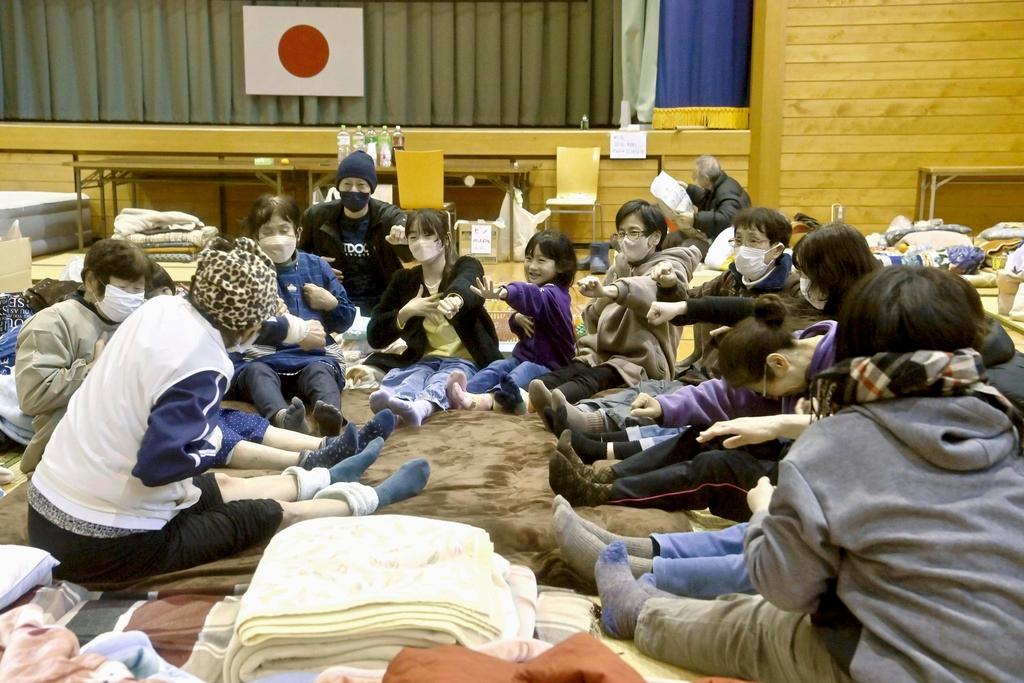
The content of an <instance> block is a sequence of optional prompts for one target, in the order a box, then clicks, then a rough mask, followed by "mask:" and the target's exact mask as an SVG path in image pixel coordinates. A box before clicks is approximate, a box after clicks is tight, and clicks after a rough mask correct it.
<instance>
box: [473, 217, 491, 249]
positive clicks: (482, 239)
mask: <svg viewBox="0 0 1024 683" xmlns="http://www.w3.org/2000/svg"><path fill="white" fill-rule="evenodd" d="M469 251H470V253H471V254H490V253H491V224H490V223H474V224H473V232H472V236H471V238H470V247H469Z"/></svg>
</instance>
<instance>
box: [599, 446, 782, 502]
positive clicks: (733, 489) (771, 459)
mask: <svg viewBox="0 0 1024 683" xmlns="http://www.w3.org/2000/svg"><path fill="white" fill-rule="evenodd" d="M698 434H700V430H699V429H695V428H693V427H691V428H690V429H687V430H686V431H684V432H683V433H682V434H680V435H679V436H677V437H673V438H671V439H667V440H665V441H662V442H661V443H657V444H655V445H654V446H651V447H650V448H648V449H647V450H645V451H642V452H640V453H637V454H636V455H634V456H631V457H629V458H626V459H625V460H623V461H622V462H620V463H617V464H615V465H613V466H612V469H613V470H614V471H615V474H616V477H617V478H616V479H615V482H614V483H613V484H612V494H611V500H610V501H609V502H610V503H611V504H612V505H626V506H629V507H645V508H658V509H661V510H702V509H704V508H710V510H711V512H712V513H713V514H716V515H718V516H719V517H725V518H726V519H733V520H736V521H737V522H745V521H746V520H748V519H750V508H749V507H748V506H747V491H749V490H750V489H752V488H754V486H756V485H757V480H758V479H760V478H761V477H768V479H769V480H771V482H772V483H773V484H774V483H776V481H777V480H778V474H779V461H780V460H782V458H783V456H785V454H786V451H788V450H789V442H786V443H782V442H779V441H769V442H767V443H762V444H754V445H751V446H745V447H744V448H742V449H737V448H723V447H722V446H721V445H720V444H719V445H715V444H702V443H698V442H697V435H698Z"/></svg>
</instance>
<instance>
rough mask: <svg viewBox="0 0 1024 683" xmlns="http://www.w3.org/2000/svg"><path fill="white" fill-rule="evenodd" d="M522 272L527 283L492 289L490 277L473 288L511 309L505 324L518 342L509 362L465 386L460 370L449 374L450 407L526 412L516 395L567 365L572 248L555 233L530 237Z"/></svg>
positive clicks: (572, 339)
mask: <svg viewBox="0 0 1024 683" xmlns="http://www.w3.org/2000/svg"><path fill="white" fill-rule="evenodd" d="M523 271H524V274H525V275H526V282H509V283H508V284H504V285H500V286H497V287H495V285H494V282H493V281H492V280H491V279H490V278H482V279H480V280H478V281H477V283H476V285H474V286H473V288H472V289H473V291H474V292H475V293H477V294H479V295H480V296H482V297H483V298H485V299H500V300H501V301H505V302H507V303H508V305H509V306H511V307H512V308H513V309H515V311H516V312H515V313H514V314H513V315H512V318H511V319H510V322H509V325H510V327H511V328H512V330H513V331H515V333H516V334H517V335H518V336H519V338H520V340H519V343H518V344H516V347H515V349H514V350H513V351H512V358H507V359H502V360H499V361H495V362H493V363H491V364H490V365H488V366H487V367H486V368H484V369H482V370H481V371H480V372H478V373H476V375H474V376H473V378H472V379H470V380H468V382H467V379H466V375H465V374H464V373H463V372H462V371H460V370H456V371H455V372H453V373H452V374H451V377H449V378H448V400H449V401H450V402H451V406H452V407H453V408H462V409H466V410H490V409H492V408H503V409H505V410H510V411H512V412H518V413H525V412H526V401H525V399H524V392H522V391H521V390H523V389H525V388H526V387H528V386H529V384H530V381H531V380H533V379H536V378H537V377H540V376H542V375H546V374H547V373H549V372H551V371H553V370H558V369H559V368H562V367H565V366H566V365H568V364H569V362H570V361H572V356H573V353H574V352H575V348H576V335H575V332H574V330H573V324H572V304H571V301H570V299H569V286H570V285H571V284H572V282H573V280H574V279H575V277H576V253H575V252H574V251H573V248H572V243H571V242H569V239H568V238H567V237H566V236H565V235H563V234H562V233H560V232H557V231H555V230H542V231H541V232H538V233H536V234H534V235H533V237H531V238H530V241H529V242H527V243H526V255H525V260H524V262H523Z"/></svg>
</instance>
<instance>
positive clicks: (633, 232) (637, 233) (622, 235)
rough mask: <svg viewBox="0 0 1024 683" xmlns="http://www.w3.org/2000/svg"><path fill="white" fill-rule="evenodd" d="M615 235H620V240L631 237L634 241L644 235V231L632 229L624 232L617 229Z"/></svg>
mask: <svg viewBox="0 0 1024 683" xmlns="http://www.w3.org/2000/svg"><path fill="white" fill-rule="evenodd" d="M615 236H616V237H618V238H619V239H620V240H621V239H623V238H629V239H631V240H633V241H636V240H638V239H640V238H641V237H643V236H644V233H643V232H642V231H640V230H630V231H629V232H622V231H621V230H616V231H615Z"/></svg>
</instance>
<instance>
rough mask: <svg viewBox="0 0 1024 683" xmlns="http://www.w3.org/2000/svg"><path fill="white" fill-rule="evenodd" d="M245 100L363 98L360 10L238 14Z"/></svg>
mask: <svg viewBox="0 0 1024 683" xmlns="http://www.w3.org/2000/svg"><path fill="white" fill-rule="evenodd" d="M242 33H243V35H244V37H245V92H246V93H247V94H249V95H330V96H336V97H350V96H351V97H362V96H363V10H362V9H360V8H349V7H253V6H251V5H246V6H244V7H243V8H242Z"/></svg>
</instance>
